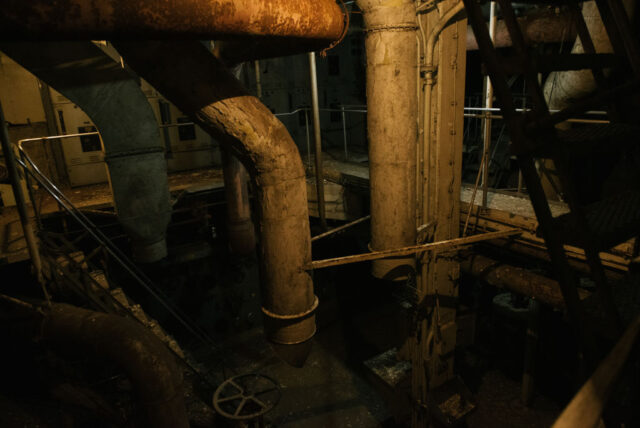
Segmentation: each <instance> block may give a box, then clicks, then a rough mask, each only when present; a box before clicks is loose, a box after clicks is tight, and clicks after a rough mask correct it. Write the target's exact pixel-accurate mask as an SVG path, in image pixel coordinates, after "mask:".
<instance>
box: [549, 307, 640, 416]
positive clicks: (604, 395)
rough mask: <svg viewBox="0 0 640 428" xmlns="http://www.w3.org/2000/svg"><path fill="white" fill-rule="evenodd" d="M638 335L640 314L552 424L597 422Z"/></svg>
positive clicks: (639, 333) (639, 332) (639, 331)
mask: <svg viewBox="0 0 640 428" xmlns="http://www.w3.org/2000/svg"><path fill="white" fill-rule="evenodd" d="M638 335H640V315H638V316H636V317H635V318H634V319H633V321H631V323H630V324H629V326H628V327H627V330H626V331H625V333H624V334H623V335H622V337H621V338H620V340H619V341H618V343H617V344H616V345H615V346H614V347H613V349H612V350H611V352H609V355H607V357H606V358H605V359H604V360H602V362H601V363H600V365H599V366H598V368H597V369H596V371H595V372H594V373H593V375H592V376H591V377H590V378H589V380H588V381H587V382H586V383H585V384H584V385H583V386H582V388H580V391H578V393H577V394H576V395H575V397H574V398H573V399H572V400H571V402H570V403H569V404H568V405H567V407H566V408H565V409H564V410H563V412H562V414H561V415H560V416H559V417H558V419H557V420H556V421H555V422H554V424H553V426H552V428H578V427H579V428H587V427H595V426H597V425H598V422H599V421H600V417H601V416H602V411H603V410H604V406H605V404H606V403H607V400H608V398H609V396H610V395H611V391H612V390H613V387H614V385H615V382H616V380H617V379H618V377H619V376H620V372H621V371H622V368H623V367H624V365H625V364H626V362H627V360H628V358H629V355H630V354H631V351H632V349H633V346H634V344H635V342H636V340H637V339H638Z"/></svg>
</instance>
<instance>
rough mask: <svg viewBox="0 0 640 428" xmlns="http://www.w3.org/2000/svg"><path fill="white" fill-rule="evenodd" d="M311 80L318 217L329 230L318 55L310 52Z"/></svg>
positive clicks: (322, 225) (323, 226)
mask: <svg viewBox="0 0 640 428" xmlns="http://www.w3.org/2000/svg"><path fill="white" fill-rule="evenodd" d="M308 55H309V78H310V80H311V109H312V112H313V136H314V142H315V156H316V193H317V194H318V217H320V226H321V227H322V229H326V228H327V218H326V215H325V206H324V173H323V172H322V135H321V133H320V107H319V105H318V75H317V72H316V54H315V52H309V54H308Z"/></svg>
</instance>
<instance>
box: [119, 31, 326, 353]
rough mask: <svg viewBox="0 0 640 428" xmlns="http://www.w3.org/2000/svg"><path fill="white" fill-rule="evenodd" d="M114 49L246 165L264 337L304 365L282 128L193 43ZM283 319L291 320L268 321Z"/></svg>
mask: <svg viewBox="0 0 640 428" xmlns="http://www.w3.org/2000/svg"><path fill="white" fill-rule="evenodd" d="M116 48H117V49H118V51H119V52H120V53H121V54H122V55H123V56H124V58H125V60H126V61H127V63H128V64H129V65H130V66H131V67H132V68H133V69H134V70H136V72H138V73H139V74H140V75H141V76H143V77H144V78H145V79H146V80H147V81H148V82H149V83H151V84H152V85H153V86H154V87H155V88H157V89H158V91H160V92H161V93H162V94H163V95H164V96H166V97H167V99H169V100H170V101H171V102H173V103H174V104H175V105H176V106H177V107H178V108H179V109H180V110H181V111H183V112H184V113H185V114H188V115H189V116H191V117H193V119H194V121H195V122H196V123H197V124H198V125H200V126H201V127H202V128H203V129H204V130H205V131H206V132H208V133H210V134H211V135H212V136H214V137H215V138H216V139H217V140H218V141H220V143H221V144H223V145H224V146H225V147H226V149H227V150H228V151H229V152H230V153H231V154H233V155H234V156H236V157H237V158H238V159H239V160H240V161H241V162H242V163H243V164H244V166H245V167H246V169H247V171H248V173H249V175H250V176H251V178H252V180H253V184H254V189H255V199H256V205H257V211H258V212H257V221H258V231H259V234H260V236H259V238H260V239H259V241H260V248H259V253H258V255H259V258H260V274H261V283H262V286H261V300H262V307H263V309H266V310H267V311H268V312H269V313H268V314H267V313H265V316H266V319H265V321H266V324H265V330H266V335H267V338H268V339H269V340H270V341H271V342H272V343H275V344H286V345H282V346H278V347H276V351H277V352H279V353H280V355H281V356H282V357H283V358H284V359H285V360H287V361H288V362H292V358H290V357H291V354H289V350H293V349H294V348H296V349H300V350H301V351H304V352H300V355H299V356H298V355H296V358H295V359H296V360H297V361H304V359H305V358H306V356H307V355H308V352H309V349H308V348H305V347H304V346H303V345H302V344H304V343H310V342H309V341H307V339H308V338H309V337H310V336H312V335H313V333H314V332H315V323H314V318H313V316H311V315H312V314H313V312H312V311H311V310H312V309H315V302H316V297H315V295H314V293H313V282H312V279H311V275H310V274H309V273H308V272H306V271H305V270H304V269H303V266H305V265H306V264H307V263H309V262H310V261H311V236H310V231H309V212H308V207H307V187H306V181H305V172H304V168H303V165H302V160H301V159H300V153H299V151H298V148H297V147H296V145H295V143H294V141H293V139H292V138H291V136H290V135H289V133H288V132H287V129H286V128H285V126H284V125H283V124H282V122H280V121H279V120H278V119H277V118H276V117H275V116H274V115H273V114H272V113H271V111H270V110H269V109H268V108H267V107H266V106H265V105H264V104H262V103H261V102H260V100H258V99H257V98H255V97H252V96H250V95H248V94H247V93H246V90H245V89H244V88H242V86H241V85H240V83H239V82H238V81H237V80H236V79H235V78H234V77H233V75H231V74H230V73H229V72H228V70H227V69H226V68H225V67H224V66H223V65H222V64H221V63H220V62H219V61H218V60H217V59H216V58H215V57H214V56H213V55H211V53H210V52H209V51H208V50H207V49H206V48H205V47H204V46H203V45H202V44H200V43H199V42H197V41H192V42H120V43H116ZM303 314H309V316H306V317H304V318H301V317H302V315H303ZM273 315H275V316H276V317H274V316H273ZM285 317H291V318H289V319H287V320H286V322H279V323H272V322H270V321H272V320H274V319H276V318H277V319H284V318H285ZM292 344H293V345H292ZM297 345H301V346H297ZM287 348H288V349H287ZM292 363H293V362H292Z"/></svg>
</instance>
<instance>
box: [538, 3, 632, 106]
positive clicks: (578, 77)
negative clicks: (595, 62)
mask: <svg viewBox="0 0 640 428" xmlns="http://www.w3.org/2000/svg"><path fill="white" fill-rule="evenodd" d="M623 3H624V5H625V8H626V10H627V13H628V15H629V16H633V11H634V9H635V2H634V1H632V0H624V1H623ZM582 16H583V18H584V20H585V23H586V24H587V29H588V30H589V35H590V36H591V40H592V42H593V46H594V48H595V50H596V52H597V53H610V52H612V51H613V48H612V47H611V42H610V41H609V36H608V35H607V31H606V29H605V27H604V24H603V23H602V19H601V18H600V12H599V11H598V6H597V4H596V2H595V1H587V2H584V4H583V6H582ZM572 27H575V26H572ZM571 53H574V54H580V53H584V47H583V46H582V42H581V40H580V38H578V39H576V41H575V43H574V45H573V49H572V50H571ZM595 89H596V82H595V80H594V78H593V74H592V72H591V70H573V71H561V72H553V73H551V74H550V75H549V77H547V80H546V81H545V84H544V95H545V98H546V99H547V104H548V105H549V108H550V109H552V110H561V109H563V108H566V107H568V106H569V105H570V104H571V103H572V102H574V101H575V100H577V99H581V98H585V97H586V96H588V95H589V94H590V93H591V92H593V91H594V90H595Z"/></svg>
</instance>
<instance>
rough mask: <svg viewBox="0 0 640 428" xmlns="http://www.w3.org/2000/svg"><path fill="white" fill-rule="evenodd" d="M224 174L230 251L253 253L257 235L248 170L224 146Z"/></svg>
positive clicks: (243, 253) (222, 151)
mask: <svg viewBox="0 0 640 428" xmlns="http://www.w3.org/2000/svg"><path fill="white" fill-rule="evenodd" d="M220 154H221V155H222V174H223V176H224V193H225V198H226V200H227V228H228V231H229V251H230V252H231V253H232V254H235V255H238V256H246V255H249V254H252V253H253V252H254V251H255V248H256V237H255V231H254V227H253V222H252V221H251V205H250V204H249V194H248V191H247V190H248V189H247V172H246V171H245V169H244V166H243V165H242V164H241V163H240V161H239V160H238V159H237V158H236V157H235V156H233V155H231V154H230V153H229V151H228V150H226V149H225V148H223V147H220Z"/></svg>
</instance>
